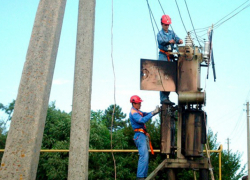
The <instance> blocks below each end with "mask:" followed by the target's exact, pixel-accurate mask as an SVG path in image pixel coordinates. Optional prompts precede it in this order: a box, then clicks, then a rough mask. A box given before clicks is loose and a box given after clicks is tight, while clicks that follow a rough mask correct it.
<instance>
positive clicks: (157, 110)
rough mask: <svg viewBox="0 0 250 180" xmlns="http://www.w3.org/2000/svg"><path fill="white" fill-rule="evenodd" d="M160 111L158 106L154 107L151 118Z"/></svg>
mask: <svg viewBox="0 0 250 180" xmlns="http://www.w3.org/2000/svg"><path fill="white" fill-rule="evenodd" d="M160 111H161V108H160V107H159V106H156V108H155V110H154V111H152V114H153V116H154V115H156V114H158V113H159V112H160Z"/></svg>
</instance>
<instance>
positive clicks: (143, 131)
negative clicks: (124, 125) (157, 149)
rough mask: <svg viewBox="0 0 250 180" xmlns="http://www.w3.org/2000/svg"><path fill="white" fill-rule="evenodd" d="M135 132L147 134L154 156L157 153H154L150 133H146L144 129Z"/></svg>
mask: <svg viewBox="0 0 250 180" xmlns="http://www.w3.org/2000/svg"><path fill="white" fill-rule="evenodd" d="M134 131H135V132H141V133H143V134H145V135H146V136H147V137H148V139H149V147H150V150H151V154H153V155H154V154H155V153H154V149H153V146H152V143H151V138H150V135H149V133H147V131H145V130H144V129H142V128H139V129H134Z"/></svg>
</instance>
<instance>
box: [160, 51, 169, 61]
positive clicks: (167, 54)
mask: <svg viewBox="0 0 250 180" xmlns="http://www.w3.org/2000/svg"><path fill="white" fill-rule="evenodd" d="M160 52H161V53H163V54H166V56H167V58H168V61H170V57H169V55H170V53H169V52H168V51H164V50H162V49H160Z"/></svg>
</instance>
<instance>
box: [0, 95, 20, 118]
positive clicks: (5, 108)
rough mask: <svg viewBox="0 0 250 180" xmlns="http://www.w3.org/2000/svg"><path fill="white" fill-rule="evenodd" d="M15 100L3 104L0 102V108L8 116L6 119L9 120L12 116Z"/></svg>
mask: <svg viewBox="0 0 250 180" xmlns="http://www.w3.org/2000/svg"><path fill="white" fill-rule="evenodd" d="M15 102H16V101H15V100H13V101H12V102H11V103H9V104H8V105H6V106H4V105H3V104H2V103H0V110H2V111H4V112H5V114H6V115H8V118H7V120H6V122H7V121H10V120H11V118H12V114H13V112H14V106H15Z"/></svg>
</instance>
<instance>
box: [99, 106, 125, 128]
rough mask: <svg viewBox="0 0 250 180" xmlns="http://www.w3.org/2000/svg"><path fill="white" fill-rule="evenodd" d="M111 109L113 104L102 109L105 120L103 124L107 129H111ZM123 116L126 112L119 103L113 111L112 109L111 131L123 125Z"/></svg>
mask: <svg viewBox="0 0 250 180" xmlns="http://www.w3.org/2000/svg"><path fill="white" fill-rule="evenodd" d="M113 111H114V105H110V106H109V107H108V108H107V109H106V110H105V111H104V115H103V121H104V122H105V125H106V126H107V127H108V129H109V130H111V122H112V114H113ZM125 117H126V114H124V113H123V112H122V108H121V107H120V106H119V105H116V106H115V111H114V120H113V127H112V129H113V131H116V130H118V129H122V128H123V127H124V126H125V121H124V118H125Z"/></svg>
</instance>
